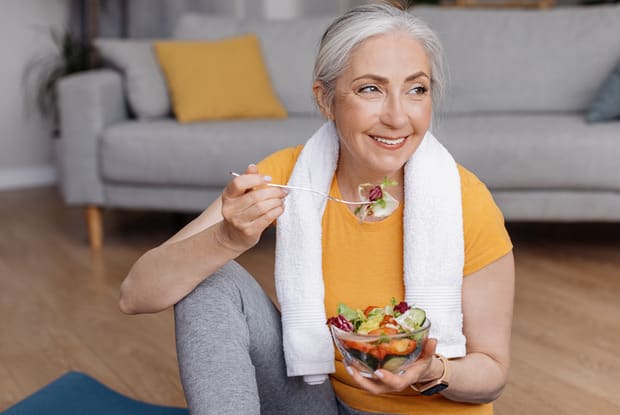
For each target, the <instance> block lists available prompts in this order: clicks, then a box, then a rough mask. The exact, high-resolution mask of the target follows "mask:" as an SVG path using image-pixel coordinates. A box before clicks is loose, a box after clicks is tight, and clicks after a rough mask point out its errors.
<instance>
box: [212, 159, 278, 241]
mask: <svg viewBox="0 0 620 415" xmlns="http://www.w3.org/2000/svg"><path fill="white" fill-rule="evenodd" d="M270 181H271V178H270V177H265V176H263V175H260V174H259V173H258V169H257V167H256V166H255V165H253V164H250V165H249V166H248V168H247V169H246V171H245V173H244V174H242V175H240V176H237V177H235V178H234V179H233V180H231V181H230V183H229V184H228V185H227V186H226V188H225V189H224V191H223V192H222V217H223V218H224V224H223V226H224V230H225V232H223V234H224V235H225V236H226V238H225V239H222V241H223V242H225V245H226V246H228V247H232V248H234V249H235V250H236V251H239V252H243V251H245V250H247V249H249V248H251V247H252V246H254V245H255V244H256V243H257V242H258V240H259V238H260V235H261V234H262V233H263V231H264V230H265V229H266V228H267V227H268V226H269V225H270V224H271V223H273V222H274V221H275V220H276V219H277V218H278V217H279V216H280V215H281V214H282V213H283V212H284V198H285V197H286V192H285V191H283V190H282V189H280V188H277V187H270V186H266V185H267V184H268V183H269V182H270Z"/></svg>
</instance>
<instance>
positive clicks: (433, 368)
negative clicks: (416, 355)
mask: <svg viewBox="0 0 620 415" xmlns="http://www.w3.org/2000/svg"><path fill="white" fill-rule="evenodd" d="M443 366H444V365H443V362H442V361H441V359H440V358H439V357H438V356H437V355H433V356H432V357H431V363H430V365H429V366H428V370H427V371H426V372H424V373H423V374H422V376H420V379H418V383H426V382H430V381H432V380H436V379H439V378H440V377H441V375H443V372H444V367H443Z"/></svg>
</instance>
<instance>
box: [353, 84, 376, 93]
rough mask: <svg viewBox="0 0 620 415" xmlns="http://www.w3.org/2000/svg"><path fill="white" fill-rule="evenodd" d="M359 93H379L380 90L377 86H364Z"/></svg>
mask: <svg viewBox="0 0 620 415" xmlns="http://www.w3.org/2000/svg"><path fill="white" fill-rule="evenodd" d="M357 92H360V93H368V92H379V88H377V86H376V85H364V86H363V87H361V88H359V89H358V90H357Z"/></svg>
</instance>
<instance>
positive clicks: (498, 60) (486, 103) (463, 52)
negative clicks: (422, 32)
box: [174, 5, 620, 114]
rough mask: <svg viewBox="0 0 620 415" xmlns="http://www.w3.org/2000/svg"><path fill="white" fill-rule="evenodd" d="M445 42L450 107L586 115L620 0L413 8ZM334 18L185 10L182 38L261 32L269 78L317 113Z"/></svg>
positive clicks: (618, 27) (292, 101) (613, 45)
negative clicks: (327, 34)
mask: <svg viewBox="0 0 620 415" xmlns="http://www.w3.org/2000/svg"><path fill="white" fill-rule="evenodd" d="M412 10H413V13H414V14H416V15H418V16H419V17H421V18H422V19H423V20H425V21H426V22H428V24H429V25H430V26H431V28H433V29H434V30H435V32H436V33H437V34H438V36H439V38H440V39H441V40H442V42H443V45H444V49H445V55H446V61H447V65H446V67H447V70H448V76H449V81H448V89H447V90H448V94H447V98H446V105H445V112H446V113H448V114H450V113H464V114H467V113H480V112H537V111H546V112H581V111H584V110H586V109H587V108H588V106H589V105H590V103H591V102H592V100H593V98H594V96H595V94H596V93H597V91H598V88H599V87H600V85H601V84H602V83H603V81H604V80H605V78H606V77H607V76H608V75H609V74H610V73H611V71H612V69H613V67H614V65H615V63H616V62H617V61H618V59H620V5H603V6H589V7H558V8H555V9H550V10H502V9H459V8H445V7H436V6H417V7H414V8H413V9H412ZM334 17H335V16H326V17H306V18H300V19H295V20H290V21H264V20H256V19H245V20H238V19H234V18H229V17H222V16H216V15H207V14H187V15H184V16H182V17H181V19H180V20H179V22H178V24H177V26H176V28H175V31H174V37H175V38H177V39H204V40H215V39H220V38H223V37H227V36H233V35H236V34H243V33H256V34H257V35H258V37H259V38H260V40H261V47H262V49H263V54H264V57H265V61H266V64H267V68H268V70H269V73H270V75H271V78H272V82H273V85H274V87H275V89H276V92H277V93H278V96H279V97H280V99H281V100H282V102H283V104H284V106H285V107H286V108H287V110H288V111H289V112H290V113H293V114H295V113H316V108H315V106H314V103H313V99H312V93H311V82H312V69H313V65H314V58H315V55H316V51H317V49H318V44H319V41H320V38H321V36H322V34H323V31H324V30H325V28H327V26H328V25H329V23H330V22H331V21H332V20H333V18H334Z"/></svg>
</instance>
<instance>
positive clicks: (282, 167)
mask: <svg viewBox="0 0 620 415" xmlns="http://www.w3.org/2000/svg"><path fill="white" fill-rule="evenodd" d="M302 148H303V146H297V147H289V148H285V149H283V150H280V151H276V152H275V153H272V154H271V155H269V156H267V157H265V158H264V159H263V160H261V161H260V162H259V163H258V164H257V167H258V172H259V173H260V174H262V175H265V176H271V178H272V182H273V183H277V184H286V183H288V179H289V178H290V177H291V173H292V172H293V167H295V163H296V162H297V157H299V154H300V153H301V149H302Z"/></svg>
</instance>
